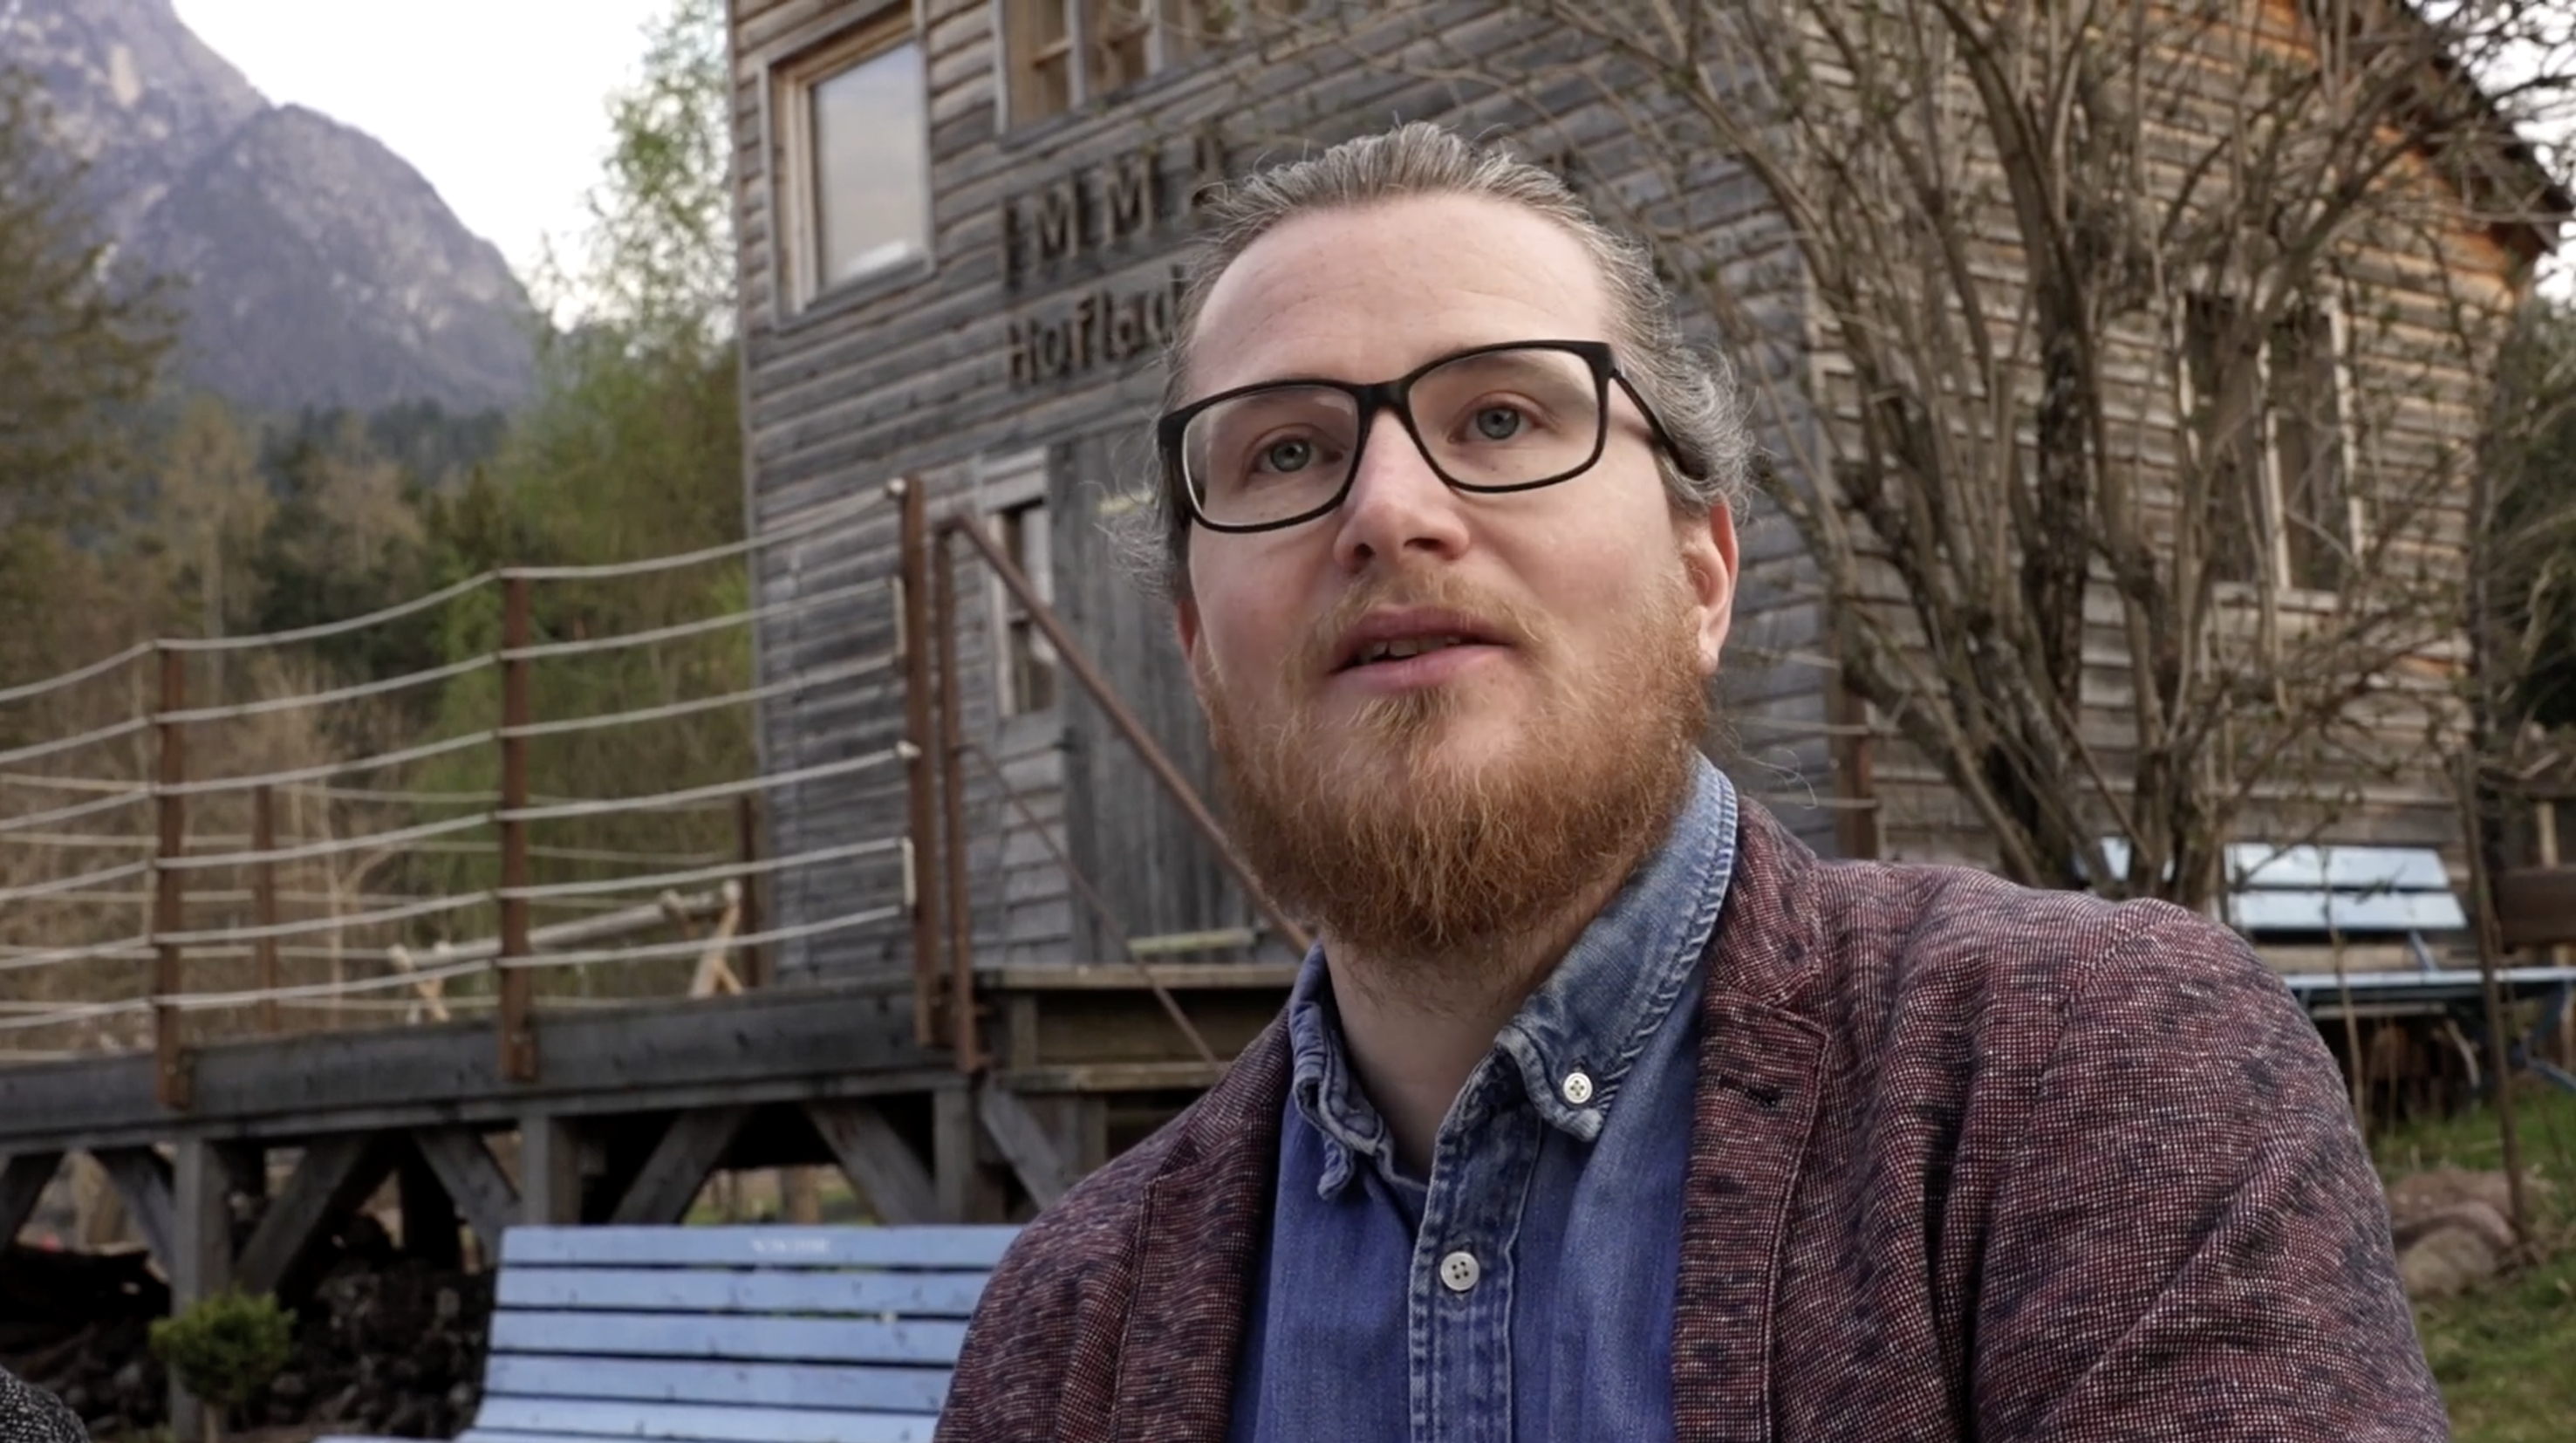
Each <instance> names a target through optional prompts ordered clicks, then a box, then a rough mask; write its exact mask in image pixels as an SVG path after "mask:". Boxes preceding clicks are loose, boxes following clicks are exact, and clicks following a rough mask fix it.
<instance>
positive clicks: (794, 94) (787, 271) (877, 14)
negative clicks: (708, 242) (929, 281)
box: [761, 0, 939, 320]
mask: <svg viewBox="0 0 2576 1443" xmlns="http://www.w3.org/2000/svg"><path fill="white" fill-rule="evenodd" d="M906 45H911V46H914V47H916V48H920V47H922V46H923V45H924V38H923V35H922V29H921V23H920V17H919V15H918V13H917V6H916V5H915V4H914V3H912V0H895V3H890V4H886V5H882V6H879V7H877V8H876V9H874V10H871V11H868V12H867V13H865V14H863V15H860V16H858V17H857V18H855V19H852V20H850V21H849V22H848V23H846V24H841V25H836V26H834V27H833V28H832V29H831V30H830V31H829V32H828V33H826V34H824V35H822V36H820V37H819V38H816V39H814V40H813V41H811V42H810V43H808V44H805V45H802V46H799V47H798V48H797V49H796V50H795V51H794V52H793V53H791V54H789V55H787V56H785V57H783V58H780V59H777V60H774V61H771V62H770V63H769V64H768V65H767V66H765V67H764V70H763V77H762V85H761V101H762V105H763V107H764V110H765V116H764V122H765V123H764V124H763V126H762V130H763V132H764V134H765V136H766V139H767V143H768V156H767V168H768V174H769V200H770V215H771V217H772V221H773V225H772V229H771V232H770V249H771V255H772V262H773V266H772V269H773V281H774V284H775V286H776V289H775V291H774V292H773V294H774V295H775V297H776V298H777V300H778V302H779V304H777V305H776V306H775V307H774V309H775V311H776V312H777V313H778V317H779V319H782V320H784V319H788V318H792V317H796V316H801V315H803V314H805V313H807V312H809V311H812V310H815V309H817V308H818V307H820V306H823V305H825V304H827V303H829V302H832V301H836V300H839V299H840V298H842V297H843V296H846V295H853V294H858V295H865V294H870V293H873V292H875V291H877V290H879V289H882V288H885V287H888V286H892V285H901V284H908V283H910V282H912V281H916V280H919V279H921V278H922V277H924V276H927V275H929V274H930V273H931V272H932V271H933V270H934V269H935V268H936V266H937V257H938V245H939V237H938V227H937V225H936V224H935V223H934V224H932V225H930V226H928V227H926V228H925V232H926V233H925V234H924V235H923V237H922V250H921V254H920V256H918V257H916V258H913V259H909V260H904V261H900V262H896V263H894V264H891V265H888V266H885V267H882V268H880V269H878V270H874V271H870V272H868V273H866V274H864V275H858V276H853V277H851V278H849V279H848V280H845V281H840V282H836V283H834V284H830V285H825V284H823V283H822V280H821V270H822V242H823V238H822V235H821V233H820V227H821V224H822V215H821V210H820V206H819V196H818V194H817V188H818V186H819V177H818V176H817V175H816V173H815V166H816V164H817V163H818V161H819V159H820V156H819V153H818V152H817V151H816V149H815V146H814V139H815V137H814V129H813V125H814V117H813V105H812V97H813V94H814V91H815V89H816V87H818V86H819V85H821V84H822V83H823V82H825V81H827V80H829V79H831V78H832V77H834V76H837V75H840V74H842V73H843V72H845V71H847V70H849V69H851V68H852V67H854V66H858V65H862V64H865V63H866V62H868V61H870V60H873V59H875V58H877V57H878V56H880V55H884V54H888V53H890V52H892V51H895V50H897V49H900V48H902V47H903V46H906ZM922 64H923V70H924V75H925V76H927V74H928V65H929V57H928V54H927V53H926V51H925V53H924V54H923V56H922ZM924 89H925V94H924V95H923V97H922V101H923V106H922V114H921V144H922V151H923V176H924V190H925V195H924V197H923V201H924V214H925V215H929V214H931V213H932V210H933V207H932V203H931V201H932V198H931V196H930V195H929V194H927V192H928V191H929V189H930V187H929V183H928V182H929V169H930V167H929V163H928V162H929V148H930V111H929V96H928V94H927V93H926V91H927V85H926V84H925V87H924ZM934 220H935V217H934Z"/></svg>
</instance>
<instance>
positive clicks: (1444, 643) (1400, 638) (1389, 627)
mask: <svg viewBox="0 0 2576 1443" xmlns="http://www.w3.org/2000/svg"><path fill="white" fill-rule="evenodd" d="M1509 644H1510V643H1509V642H1508V641H1507V640H1506V639H1505V638H1504V637H1503V636H1502V634H1501V633H1500V632H1498V631H1497V630H1496V629H1495V628H1493V627H1491V626H1488V625H1486V624H1485V623H1484V622H1482V621H1479V620H1477V619H1476V618H1475V617H1473V616H1469V615H1468V614H1466V613H1465V612H1460V611H1449V610H1441V609H1433V608H1426V607H1409V608H1402V609H1392V610H1386V611H1378V612H1372V613H1370V614H1369V615H1367V616H1364V617H1362V618H1360V620H1359V622H1358V624H1356V625H1354V626H1352V627H1351V628H1350V629H1349V630H1347V631H1345V632H1343V633H1342V634H1341V636H1340V637H1339V638H1338V639H1336V641H1335V642H1334V645H1333V652H1332V656H1333V666H1332V669H1333V671H1334V672H1335V673H1336V674H1339V673H1342V672H1348V671H1352V670H1355V669H1359V668H1365V667H1383V666H1408V667H1409V666H1410V665H1411V664H1412V663H1417V662H1419V661H1421V660H1422V659H1423V658H1424V657H1430V656H1437V655H1438V654H1440V653H1441V652H1444V651H1449V650H1455V649H1466V648H1476V649H1482V648H1487V647H1501V646H1508V645H1509Z"/></svg>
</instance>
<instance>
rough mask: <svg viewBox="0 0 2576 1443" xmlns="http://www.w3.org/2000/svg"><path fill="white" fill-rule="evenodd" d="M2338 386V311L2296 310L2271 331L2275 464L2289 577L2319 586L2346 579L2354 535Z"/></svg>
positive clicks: (2328, 586) (2327, 587)
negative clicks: (2345, 564) (2334, 315)
mask: <svg viewBox="0 0 2576 1443" xmlns="http://www.w3.org/2000/svg"><path fill="white" fill-rule="evenodd" d="M2338 389H2339V388H2338V387H2337V385H2336V376H2335V350H2334V325H2333V322H2332V320H2331V318H2329V317H2328V316H2327V315H2326V314H2325V312H2323V311H2319V310H2314V309H2309V308H2302V309H2300V310H2298V311H2294V312H2292V313H2291V315H2290V316H2289V317H2288V318H2287V319H2285V320H2283V321H2282V322H2281V323H2280V325H2279V326H2277V327H2275V328H2274V330H2273V332H2272V437H2273V452H2272V455H2273V466H2274V469H2275V470H2276V471H2277V472H2278V473H2279V475H2280V478H2281V519H2282V526H2283V537H2282V539H2283V540H2284V541H2286V542H2287V543H2288V544H2289V549H2290V576H2289V581H2290V584H2291V585H2292V586H2304V587H2308V588H2311V589H2313V590H2318V591H2331V590H2333V589H2335V588H2336V587H2338V586H2340V585H2342V584H2343V560H2344V551H2345V548H2346V547H2347V546H2349V545H2350V544H2351V541H2352V537H2351V534H2350V533H2351V514H2350V508H2349V507H2348V506H2347V505H2346V503H2345V501H2344V488H2343V442H2342V435H2343V415H2342V398H2341V396H2340V395H2339V394H2338Z"/></svg>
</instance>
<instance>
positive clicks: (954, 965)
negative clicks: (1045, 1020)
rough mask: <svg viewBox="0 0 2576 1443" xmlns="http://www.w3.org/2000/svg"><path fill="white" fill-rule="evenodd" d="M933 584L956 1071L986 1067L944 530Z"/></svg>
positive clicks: (949, 1010)
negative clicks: (978, 1025)
mask: <svg viewBox="0 0 2576 1443" xmlns="http://www.w3.org/2000/svg"><path fill="white" fill-rule="evenodd" d="M930 566H931V589H932V594H933V601H934V604H935V605H936V606H937V607H938V611H939V626H938V633H939V647H938V650H939V658H938V660H939V797H940V809H941V816H940V835H941V838H942V840H943V843H944V846H943V848H942V852H941V856H940V863H939V870H940V873H941V878H942V880H943V881H944V882H945V883H946V885H947V889H948V896H947V899H946V903H945V905H946V907H947V912H948V988H947V999H946V1007H945V1020H946V1022H947V1028H946V1031H947V1034H948V1035H947V1038H946V1039H945V1040H946V1041H947V1043H948V1046H949V1048H950V1049H951V1050H952V1051H954V1052H955V1053H956V1059H957V1070H958V1071H960V1072H965V1073H973V1072H978V1071H981V1070H982V1069H983V1066H984V1057H983V1048H982V1046H981V1044H980V1042H979V1040H978V1038H977V1036H976V1029H975V925H974V917H973V916H972V915H971V913H970V911H969V908H968V906H967V897H966V795H965V793H966V785H965V776H964V768H965V762H966V737H965V722H964V720H963V718H962V717H961V716H960V714H959V701H958V691H959V688H958V683H957V578H956V575H955V572H956V567H955V565H954V563H953V562H952V560H951V558H950V557H949V554H948V533H947V532H946V531H942V532H940V533H939V541H938V544H937V545H936V546H935V547H934V548H933V550H932V552H931V558H930Z"/></svg>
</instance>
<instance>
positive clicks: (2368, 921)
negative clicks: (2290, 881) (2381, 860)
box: [2227, 892, 2469, 933]
mask: <svg viewBox="0 0 2576 1443" xmlns="http://www.w3.org/2000/svg"><path fill="white" fill-rule="evenodd" d="M2227 907H2228V914H2229V916H2230V918H2231V919H2232V920H2233V921H2234V922H2235V924H2236V925H2237V926H2238V927H2239V928H2242V929H2243V930H2245V931H2248V932H2327V931H2336V932H2347V933H2357V932H2449V931H2456V930H2458V929H2460V928H2463V927H2466V926H2468V925H2469V919H2468V916H2467V914H2466V913H2464V912H2462V911H2461V910H2460V902H2459V899H2458V898H2456V897H2454V896H2452V895H2451V894H2450V893H2448V892H2438V893H2437V892H2386V893H2381V894H2380V895H2377V896H2361V895H2357V894H2353V893H2347V892H2331V893H2329V892H2239V893H2237V894H2236V895H2235V896H2233V897H2231V898H2229V899H2228V902H2227Z"/></svg>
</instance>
